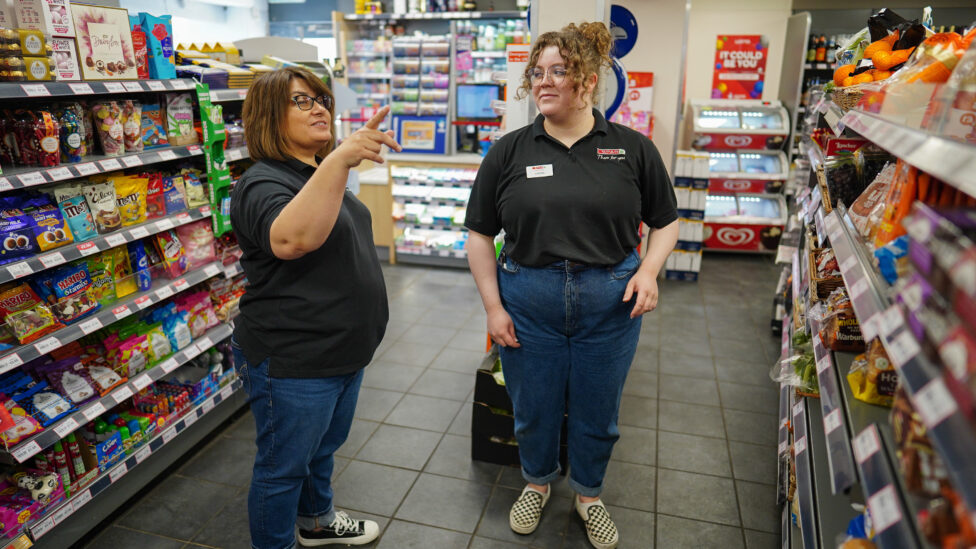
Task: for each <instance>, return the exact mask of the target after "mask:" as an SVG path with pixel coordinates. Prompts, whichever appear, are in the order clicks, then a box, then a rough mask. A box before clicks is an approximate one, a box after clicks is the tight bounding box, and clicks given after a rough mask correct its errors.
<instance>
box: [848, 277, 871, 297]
mask: <svg viewBox="0 0 976 549" xmlns="http://www.w3.org/2000/svg"><path fill="white" fill-rule="evenodd" d="M866 291H868V279H866V278H859V279H858V280H857V282H855V283H854V285H853V286H851V292H850V293H851V299H852V300H854V299H857V298H859V297H861V295H863V294H864V292H866Z"/></svg>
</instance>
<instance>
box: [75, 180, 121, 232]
mask: <svg viewBox="0 0 976 549" xmlns="http://www.w3.org/2000/svg"><path fill="white" fill-rule="evenodd" d="M81 192H82V193H83V194H84V195H85V199H86V200H87V201H88V208H89V209H90V210H91V213H92V218H93V219H94V220H95V228H96V229H97V230H98V233H99V234H107V233H110V232H112V231H114V230H116V229H119V228H120V227H122V216H121V214H120V213H119V204H118V201H117V200H116V197H115V185H113V184H112V183H111V182H110V181H103V182H100V183H90V184H88V185H82V187H81Z"/></svg>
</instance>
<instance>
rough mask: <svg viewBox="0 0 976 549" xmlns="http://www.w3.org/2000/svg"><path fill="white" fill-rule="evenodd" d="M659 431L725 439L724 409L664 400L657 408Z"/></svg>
mask: <svg viewBox="0 0 976 549" xmlns="http://www.w3.org/2000/svg"><path fill="white" fill-rule="evenodd" d="M657 413H658V419H657V422H658V429H660V430H661V431H671V432H675V433H688V434H690V435H701V436H706V437H725V427H724V426H723V425H722V409H721V408H715V407H713V406H699V405H697V404H688V403H685V402H672V401H668V400H662V401H661V402H660V404H658V407H657Z"/></svg>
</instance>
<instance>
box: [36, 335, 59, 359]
mask: <svg viewBox="0 0 976 549" xmlns="http://www.w3.org/2000/svg"><path fill="white" fill-rule="evenodd" d="M61 345H62V344H61V341H60V340H58V338H56V337H54V336H51V337H49V338H47V339H43V340H41V341H38V342H37V343H35V344H34V348H35V349H37V352H38V353H40V354H42V355H46V354H48V353H50V352H51V351H53V350H55V349H57V348H59V347H61Z"/></svg>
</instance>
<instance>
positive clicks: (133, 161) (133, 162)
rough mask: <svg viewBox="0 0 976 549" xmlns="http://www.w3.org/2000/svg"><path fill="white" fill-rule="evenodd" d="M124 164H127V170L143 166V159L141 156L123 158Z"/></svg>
mask: <svg viewBox="0 0 976 549" xmlns="http://www.w3.org/2000/svg"><path fill="white" fill-rule="evenodd" d="M122 163H123V164H125V166H126V167H127V168H132V167H134V166H142V157H141V156H139V155H132V156H123V157H122Z"/></svg>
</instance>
